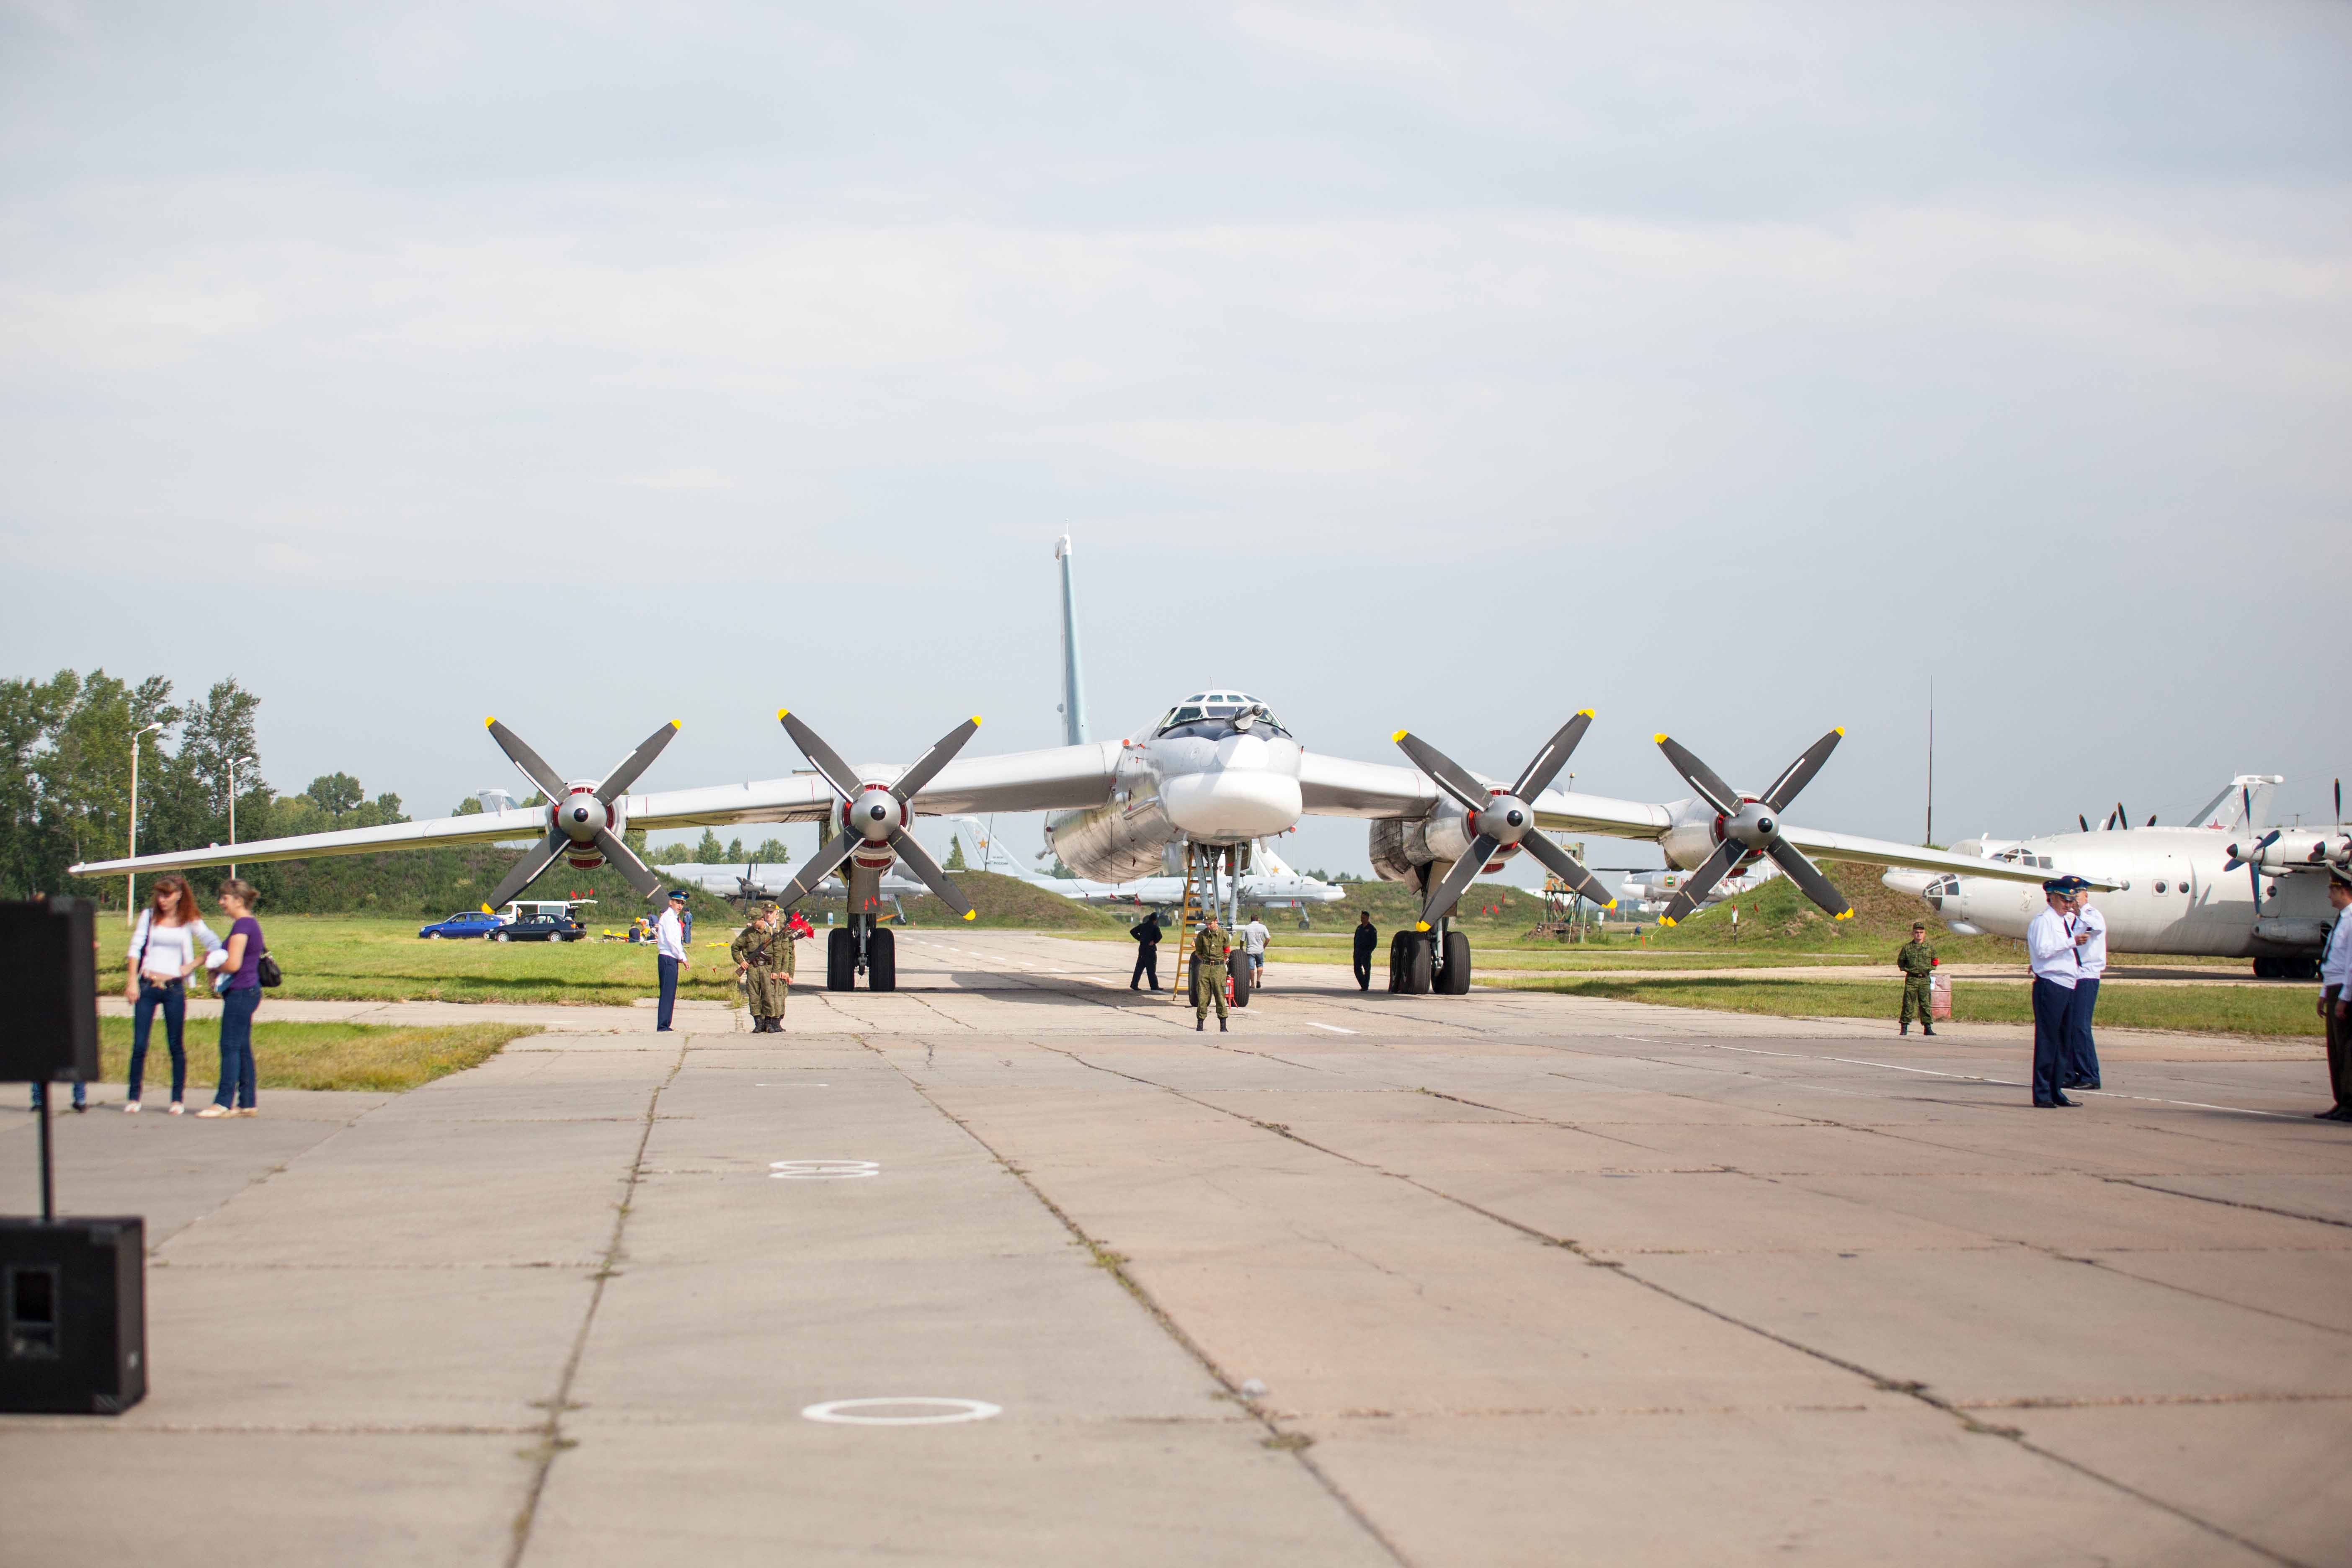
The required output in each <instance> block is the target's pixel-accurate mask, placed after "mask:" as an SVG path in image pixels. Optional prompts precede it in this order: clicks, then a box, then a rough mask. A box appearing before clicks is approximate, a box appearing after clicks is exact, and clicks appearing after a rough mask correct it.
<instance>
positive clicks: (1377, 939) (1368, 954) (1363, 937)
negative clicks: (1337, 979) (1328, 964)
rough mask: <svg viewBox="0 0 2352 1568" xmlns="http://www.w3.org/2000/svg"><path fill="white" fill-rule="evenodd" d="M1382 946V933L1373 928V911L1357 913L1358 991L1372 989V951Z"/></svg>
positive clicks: (1359, 911)
mask: <svg viewBox="0 0 2352 1568" xmlns="http://www.w3.org/2000/svg"><path fill="white" fill-rule="evenodd" d="M1380 945H1381V933H1380V932H1379V931H1375V930H1374V929H1373V928H1372V911H1371V910H1357V911H1356V989H1357V990H1359V991H1370V989H1371V988H1372V951H1373V950H1374V949H1375V948H1377V947H1379V946H1380Z"/></svg>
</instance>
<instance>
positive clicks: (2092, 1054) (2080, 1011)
mask: <svg viewBox="0 0 2352 1568" xmlns="http://www.w3.org/2000/svg"><path fill="white" fill-rule="evenodd" d="M2059 880H2061V881H2063V882H2064V883H2066V884H2067V886H2068V887H2069V888H2071V889H2073V890H2074V930H2075V931H2077V932H2081V931H2089V932H2090V933H2091V936H2090V940H2089V941H2087V942H2082V943H2080V944H2079V945H2077V946H2076V947H2075V949H2074V963H2075V964H2076V966H2077V971H2078V972H2077V973H2076V974H2075V977H2074V1005H2072V1006H2070V1007H2068V1008H2067V1010H2066V1060H2065V1062H2064V1064H2063V1065H2064V1069H2065V1070H2064V1071H2063V1072H2062V1073H2060V1075H2059V1078H2058V1085H2059V1087H2060V1088H2061V1089H2096V1088H2098V1087H2099V1051H2098V1047H2096V1046H2095V1045H2093V1044H2092V1043H2091V1014H2092V1012H2093V1010H2094V1009H2095V1008H2096V1007H2097V1006H2098V1005H2099V977H2100V976H2101V975H2103V974H2105V973H2106V972H2107V917H2106V916H2105V915H2103V914H2101V913H2100V912H2099V911H2098V910H2095V909H2093V908H2092V907H2091V884H2090V883H2088V882H2085V881H2084V880H2083V879H2082V878H2080V877H2062V878H2060V879H2059Z"/></svg>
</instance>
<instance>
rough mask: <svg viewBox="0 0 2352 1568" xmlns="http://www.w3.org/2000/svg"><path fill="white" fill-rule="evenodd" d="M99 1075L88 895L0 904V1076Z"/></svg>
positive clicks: (35, 1079) (55, 1078) (36, 1079)
mask: <svg viewBox="0 0 2352 1568" xmlns="http://www.w3.org/2000/svg"><path fill="white" fill-rule="evenodd" d="M68 1079H81V1080H83V1081H84V1082H88V1083H94V1082H96V1081H97V1080H98V931H97V921H96V911H95V910H93V908H92V907H91V905H90V901H89V900H88V899H37V900H34V901H33V902H31V903H28V904H13V903H0V1083H60V1082H64V1081H67V1080H68Z"/></svg>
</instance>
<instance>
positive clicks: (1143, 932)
mask: <svg viewBox="0 0 2352 1568" xmlns="http://www.w3.org/2000/svg"><path fill="white" fill-rule="evenodd" d="M1127 934H1128V935H1129V936H1131V937H1133V938H1134V939H1135V973H1133V974H1130V975H1129V976H1128V979H1127V988H1128V989H1129V991H1132V990H1134V989H1135V988H1136V987H1137V986H1138V985H1139V984H1142V983H1143V982H1144V981H1145V980H1147V979H1148V980H1150V982H1151V990H1152V991H1153V993H1154V994H1157V993H1158V992H1159V990H1160V911H1159V910H1147V911H1146V912H1145V914H1144V917H1143V918H1142V919H1141V920H1139V921H1136V922H1135V923H1134V924H1133V925H1131V926H1129V927H1128V928H1127Z"/></svg>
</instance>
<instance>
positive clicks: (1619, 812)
mask: <svg viewBox="0 0 2352 1568" xmlns="http://www.w3.org/2000/svg"><path fill="white" fill-rule="evenodd" d="M1479 776H1480V777H1482V778H1483V777H1484V775H1479ZM1487 782H1489V783H1491V784H1494V786H1495V787H1496V788H1498V789H1499V788H1502V787H1504V785H1505V784H1507V781H1505V780H1490V781H1487ZM1298 791H1299V795H1300V796H1301V797H1302V799H1303V801H1304V803H1305V805H1306V807H1307V810H1308V811H1309V812H1312V813H1313V814H1314V815H1316V816H1423V815H1424V814H1425V813H1427V812H1428V811H1429V809H1430V808H1431V807H1432V806H1433V805H1437V804H1438V802H1439V801H1440V800H1442V799H1444V796H1442V795H1439V794H1438V791H1437V786H1436V785H1435V784H1432V783H1430V781H1429V776H1428V775H1427V774H1425V773H1422V772H1421V770H1419V769H1418V768H1402V767H1399V766H1397V765H1396V764H1395V763H1352V762H1349V761H1348V760H1347V759H1346V758H1344V757H1328V756H1325V755H1323V754H1322V753H1321V752H1307V753H1306V754H1305V755H1304V756H1302V757H1300V758H1299V759H1298ZM1528 804H1529V805H1533V806H1534V807H1535V808H1536V826H1538V827H1542V828H1545V829H1547V830H1548V831H1550V832H1554V833H1589V834H1591V835H1592V836H1593V837H1596V838H1659V837H1664V835H1665V832H1666V830H1667V829H1668V828H1669V827H1671V826H1674V818H1673V817H1671V816H1668V815H1667V814H1666V809H1665V807H1664V806H1662V805H1650V804H1648V803H1647V802H1645V801H1638V800H1612V799H1611V798H1610V797H1609V796H1607V795H1573V794H1570V793H1569V792H1567V791H1565V790H1556V789H1548V790H1546V791H1544V792H1543V794H1541V795H1538V796H1537V797H1536V798H1535V799H1534V800H1533V801H1530V802H1529V803H1528Z"/></svg>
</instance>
